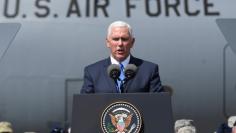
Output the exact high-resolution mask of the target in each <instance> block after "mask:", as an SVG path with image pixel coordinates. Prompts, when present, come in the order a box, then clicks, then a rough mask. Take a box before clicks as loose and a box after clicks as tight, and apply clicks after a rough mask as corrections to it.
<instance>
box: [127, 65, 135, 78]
mask: <svg viewBox="0 0 236 133" xmlns="http://www.w3.org/2000/svg"><path fill="white" fill-rule="evenodd" d="M137 69H138V68H137V66H136V65H134V64H128V65H127V66H126V67H125V77H126V78H127V79H131V78H133V77H134V76H135V74H136V71H137Z"/></svg>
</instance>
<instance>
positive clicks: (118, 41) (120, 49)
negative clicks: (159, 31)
mask: <svg viewBox="0 0 236 133" xmlns="http://www.w3.org/2000/svg"><path fill="white" fill-rule="evenodd" d="M134 42H135V38H134V36H133V33H132V28H131V26H130V25H129V24H127V23H126V22H123V21H115V22H113V23H111V24H110V26H109V27H108V33H107V38H106V45H107V47H108V48H109V49H110V52H111V55H110V57H109V58H107V59H104V60H101V61H98V62H96V63H94V64H91V65H89V66H87V67H85V69H84V84H83V87H82V89H81V93H138V92H162V91H163V87H162V85H161V81H160V76H159V69H158V65H157V64H154V63H151V62H148V61H144V60H142V59H138V58H135V57H133V56H132V55H131V53H130V51H131V48H132V47H133V45H134ZM111 64H122V66H124V67H126V66H127V65H128V64H134V65H136V66H137V71H136V74H135V76H134V77H133V78H132V79H129V80H128V81H127V82H126V84H125V86H124V87H123V88H122V90H121V88H119V87H118V85H117V82H116V81H115V80H113V79H112V78H111V77H109V75H108V73H107V68H108V66H109V65H111Z"/></svg>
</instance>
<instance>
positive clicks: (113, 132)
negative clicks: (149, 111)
mask: <svg viewBox="0 0 236 133" xmlns="http://www.w3.org/2000/svg"><path fill="white" fill-rule="evenodd" d="M141 125H142V119H141V115H140V113H139V111H138V109H137V108H136V107H135V106H133V105H132V104H131V103H128V102H115V103H112V104H111V105H109V106H108V107H107V108H106V109H105V110H104V112H103V113H102V116H101V127H102V130H103V132H104V133H139V131H140V129H141Z"/></svg>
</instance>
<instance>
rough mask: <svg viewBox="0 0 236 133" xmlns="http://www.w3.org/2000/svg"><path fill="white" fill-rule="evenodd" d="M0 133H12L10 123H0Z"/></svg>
mask: <svg viewBox="0 0 236 133" xmlns="http://www.w3.org/2000/svg"><path fill="white" fill-rule="evenodd" d="M0 133H13V129H12V125H11V123H10V122H6V121H3V122H0Z"/></svg>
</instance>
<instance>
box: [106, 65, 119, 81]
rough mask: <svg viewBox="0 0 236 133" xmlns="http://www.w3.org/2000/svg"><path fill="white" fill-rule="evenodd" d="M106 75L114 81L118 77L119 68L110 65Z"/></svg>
mask: <svg viewBox="0 0 236 133" xmlns="http://www.w3.org/2000/svg"><path fill="white" fill-rule="evenodd" d="M107 73H108V75H109V76H110V77H111V78H112V79H114V80H115V81H116V80H117V79H118V78H119V76H120V66H119V65H116V64H111V65H110V66H109V67H108V68H107Z"/></svg>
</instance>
